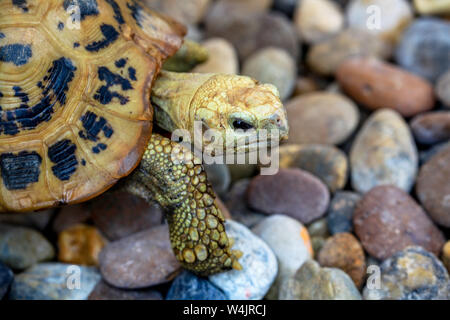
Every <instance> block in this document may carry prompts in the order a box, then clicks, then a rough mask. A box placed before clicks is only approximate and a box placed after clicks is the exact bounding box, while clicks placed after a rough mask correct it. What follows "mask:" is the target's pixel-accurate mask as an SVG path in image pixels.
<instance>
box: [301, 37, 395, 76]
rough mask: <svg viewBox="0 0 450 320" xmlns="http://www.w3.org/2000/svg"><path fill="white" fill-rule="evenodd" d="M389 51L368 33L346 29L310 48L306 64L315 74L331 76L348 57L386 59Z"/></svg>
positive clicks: (386, 46)
mask: <svg viewBox="0 0 450 320" xmlns="http://www.w3.org/2000/svg"><path fill="white" fill-rule="evenodd" d="M391 51H392V49H391V48H390V46H388V45H387V44H386V43H385V42H383V41H382V40H381V39H379V38H377V37H376V36H375V35H373V34H371V33H369V32H368V31H364V30H355V29H346V30H344V31H342V32H340V33H339V34H337V35H336V36H333V37H331V38H329V39H326V40H324V41H322V42H320V43H318V44H315V45H313V46H311V48H310V49H309V51H308V55H307V59H306V62H307V64H308V66H309V67H310V68H311V69H312V70H313V71H315V72H316V73H318V74H321V75H324V76H331V75H334V73H335V72H336V70H337V68H338V67H339V65H340V64H341V63H342V62H344V61H345V60H346V59H348V58H350V57H357V56H375V57H378V58H380V59H386V58H388V57H389V56H390V55H391Z"/></svg>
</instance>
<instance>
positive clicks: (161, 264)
mask: <svg viewBox="0 0 450 320" xmlns="http://www.w3.org/2000/svg"><path fill="white" fill-rule="evenodd" d="M99 260H100V271H101V273H102V276H103V279H104V280H105V281H106V282H108V283H109V284H111V285H113V286H115V287H118V288H123V289H139V288H146V287H150V286H154V285H157V284H161V283H165V282H168V281H170V280H171V279H172V276H173V275H174V273H175V272H176V271H177V270H178V269H179V268H180V264H179V263H178V260H177V259H176V257H175V255H174V253H173V251H172V247H171V245H170V239H169V228H168V226H167V225H162V226H159V227H155V228H152V229H149V230H146V231H142V232H139V233H136V234H133V235H131V236H129V237H126V238H123V239H120V240H117V241H114V242H111V243H109V244H108V245H107V246H106V247H105V248H104V249H103V250H102V252H100V255H99Z"/></svg>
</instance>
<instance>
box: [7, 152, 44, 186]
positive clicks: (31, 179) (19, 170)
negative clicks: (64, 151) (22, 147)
mask: <svg viewBox="0 0 450 320" xmlns="http://www.w3.org/2000/svg"><path fill="white" fill-rule="evenodd" d="M41 163H42V157H41V156H40V155H39V154H38V153H37V152H36V151H33V152H28V151H22V152H20V153H19V154H12V153H3V154H2V155H0V172H1V175H2V178H3V184H4V185H5V187H6V189H8V190H11V191H12V190H22V189H26V188H27V186H28V185H29V184H32V183H35V182H38V181H39V175H40V173H41Z"/></svg>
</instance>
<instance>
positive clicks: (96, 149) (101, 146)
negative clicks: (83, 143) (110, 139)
mask: <svg viewBox="0 0 450 320" xmlns="http://www.w3.org/2000/svg"><path fill="white" fill-rule="evenodd" d="M107 148H108V146H107V145H106V144H104V143H99V144H98V145H96V146H95V147H92V152H93V153H96V154H98V153H100V152H102V151H103V150H106V149H107Z"/></svg>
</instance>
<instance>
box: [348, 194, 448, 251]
mask: <svg viewBox="0 0 450 320" xmlns="http://www.w3.org/2000/svg"><path fill="white" fill-rule="evenodd" d="M353 223H354V228H355V232H356V235H357V236H358V238H359V239H360V241H361V243H362V245H363V247H364V249H366V250H367V252H368V253H369V254H370V255H372V256H374V257H375V258H377V259H380V260H384V259H387V258H389V257H390V256H392V255H393V254H394V253H396V252H398V251H401V250H403V249H405V248H406V247H408V246H413V245H417V246H422V247H423V248H425V249H426V250H428V251H430V252H432V253H434V254H436V255H438V254H439V252H440V250H441V248H442V246H443V245H444V236H443V234H442V232H441V231H440V230H439V229H438V228H437V227H436V226H435V225H434V224H433V222H432V221H431V219H430V218H429V217H428V215H427V214H426V212H425V211H424V210H423V209H422V208H421V207H420V206H419V205H418V204H417V203H416V202H415V201H414V199H413V198H411V197H410V196H409V195H408V194H407V193H406V192H404V191H403V190H401V189H399V188H397V187H394V186H379V187H375V188H373V189H372V190H370V191H369V192H368V193H366V194H365V195H364V197H363V199H362V200H361V201H360V202H359V203H358V205H357V206H356V209H355V213H354V217H353Z"/></svg>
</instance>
